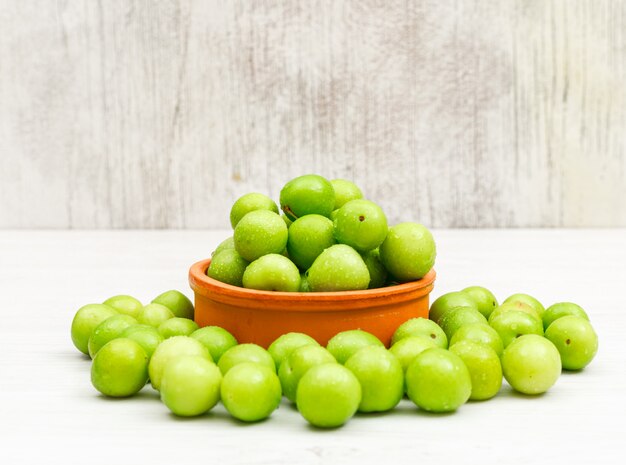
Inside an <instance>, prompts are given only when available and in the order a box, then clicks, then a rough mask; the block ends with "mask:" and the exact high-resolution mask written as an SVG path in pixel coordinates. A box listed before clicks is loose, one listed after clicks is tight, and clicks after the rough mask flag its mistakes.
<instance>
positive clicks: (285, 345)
mask: <svg viewBox="0 0 626 465" xmlns="http://www.w3.org/2000/svg"><path fill="white" fill-rule="evenodd" d="M310 345H313V346H319V343H318V342H317V341H316V340H315V339H313V338H312V337H311V336H309V335H308V334H304V333H287V334H283V335H282V336H279V337H278V338H277V339H276V340H275V341H274V342H272V343H271V344H270V346H269V347H268V348H267V351H268V352H269V354H270V355H271V356H272V358H273V359H274V363H275V364H276V369H279V368H280V365H281V364H282V363H283V361H284V360H285V359H286V358H287V357H289V355H290V354H291V353H292V352H293V351H294V350H296V349H297V348H298V347H302V346H310Z"/></svg>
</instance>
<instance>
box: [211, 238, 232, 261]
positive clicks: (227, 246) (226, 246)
mask: <svg viewBox="0 0 626 465" xmlns="http://www.w3.org/2000/svg"><path fill="white" fill-rule="evenodd" d="M224 250H235V238H234V237H233V236H230V237H227V238H226V239H224V240H223V241H222V242H220V243H219V244H218V246H217V247H216V248H215V250H214V251H213V252H211V257H214V256H215V255H217V254H218V253H220V252H223V251H224Z"/></svg>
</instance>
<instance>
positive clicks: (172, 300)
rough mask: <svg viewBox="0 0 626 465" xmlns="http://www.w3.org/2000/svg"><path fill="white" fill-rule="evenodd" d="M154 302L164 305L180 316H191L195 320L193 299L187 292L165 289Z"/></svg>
mask: <svg viewBox="0 0 626 465" xmlns="http://www.w3.org/2000/svg"><path fill="white" fill-rule="evenodd" d="M152 303H153V304H160V305H164V306H165V307H167V308H169V309H170V311H171V312H172V313H173V314H174V316H177V317H179V318H189V319H190V320H193V316H194V310H193V304H192V303H191V300H189V299H188V298H187V296H186V295H185V294H183V293H182V292H180V291H177V290H175V289H172V290H170V291H165V292H164V293H163V294H159V295H158V296H156V297H155V298H154V299H153V300H152Z"/></svg>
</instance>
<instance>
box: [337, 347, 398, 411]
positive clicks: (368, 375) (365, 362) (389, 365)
mask: <svg viewBox="0 0 626 465" xmlns="http://www.w3.org/2000/svg"><path fill="white" fill-rule="evenodd" d="M345 367H346V368H347V369H348V370H350V371H351V372H352V373H354V376H356V377H357V379H358V380H359V383H360V384H361V403H360V404H359V412H386V411H387V410H391V409H392V408H394V407H395V406H396V405H398V403H399V402H400V399H402V396H403V395H404V371H403V369H402V365H401V364H400V361H399V360H398V359H397V358H396V357H395V356H394V355H393V354H392V353H390V352H389V351H388V350H387V349H385V348H384V347H379V346H368V347H364V348H362V349H360V350H359V351H358V352H356V353H355V354H354V355H353V356H352V357H350V358H349V359H348V361H347V362H346V363H345Z"/></svg>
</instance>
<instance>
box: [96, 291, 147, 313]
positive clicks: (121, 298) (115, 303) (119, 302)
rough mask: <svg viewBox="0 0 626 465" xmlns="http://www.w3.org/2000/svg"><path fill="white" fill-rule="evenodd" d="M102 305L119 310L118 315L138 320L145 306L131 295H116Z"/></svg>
mask: <svg viewBox="0 0 626 465" xmlns="http://www.w3.org/2000/svg"><path fill="white" fill-rule="evenodd" d="M102 303H103V304H104V305H108V306H109V307H111V308H113V309H114V310H117V312H118V313H122V314H124V315H130V316H132V317H133V318H137V317H138V316H139V312H141V310H142V309H143V304H142V303H141V302H139V301H138V300H137V299H135V298H134V297H132V296H129V295H114V296H113V297H109V298H108V299H107V300H105V301H104V302H102Z"/></svg>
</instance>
